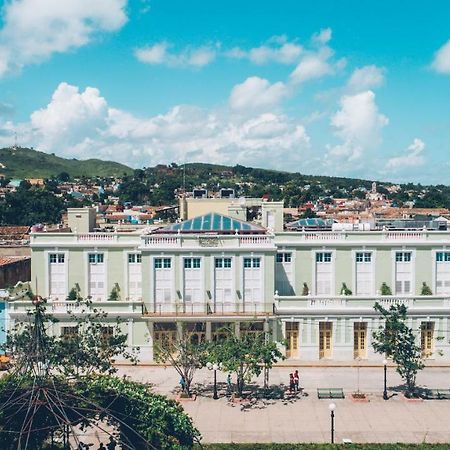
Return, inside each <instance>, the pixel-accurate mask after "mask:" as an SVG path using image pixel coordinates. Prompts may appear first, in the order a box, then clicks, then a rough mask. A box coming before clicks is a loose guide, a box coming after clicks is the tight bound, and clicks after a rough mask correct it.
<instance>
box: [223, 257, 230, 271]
mask: <svg viewBox="0 0 450 450" xmlns="http://www.w3.org/2000/svg"><path fill="white" fill-rule="evenodd" d="M223 267H226V268H227V269H229V268H230V267H231V258H224V259H223Z"/></svg>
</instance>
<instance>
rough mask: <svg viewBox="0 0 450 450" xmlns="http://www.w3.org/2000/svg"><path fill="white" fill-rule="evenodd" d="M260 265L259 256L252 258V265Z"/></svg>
mask: <svg viewBox="0 0 450 450" xmlns="http://www.w3.org/2000/svg"><path fill="white" fill-rule="evenodd" d="M260 265H261V260H260V259H259V258H253V267H256V268H258V267H260Z"/></svg>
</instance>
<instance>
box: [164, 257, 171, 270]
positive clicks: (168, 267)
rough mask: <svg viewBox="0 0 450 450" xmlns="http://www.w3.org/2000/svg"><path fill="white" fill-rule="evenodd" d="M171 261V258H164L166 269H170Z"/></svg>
mask: <svg viewBox="0 0 450 450" xmlns="http://www.w3.org/2000/svg"><path fill="white" fill-rule="evenodd" d="M170 266H171V261H170V258H164V269H170Z"/></svg>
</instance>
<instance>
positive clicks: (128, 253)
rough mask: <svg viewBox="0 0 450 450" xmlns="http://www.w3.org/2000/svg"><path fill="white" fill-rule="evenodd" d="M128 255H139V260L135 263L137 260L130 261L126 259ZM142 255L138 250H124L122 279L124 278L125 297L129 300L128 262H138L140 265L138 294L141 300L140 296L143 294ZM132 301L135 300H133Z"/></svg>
mask: <svg viewBox="0 0 450 450" xmlns="http://www.w3.org/2000/svg"><path fill="white" fill-rule="evenodd" d="M129 255H136V259H137V257H138V256H140V257H141V261H140V262H139V263H137V262H134V263H133V262H132V263H130V262H129V261H128V260H129ZM142 256H143V255H142V253H141V252H140V251H138V250H131V251H126V252H124V270H123V273H124V276H123V279H124V284H125V298H127V299H129V300H131V299H130V292H129V281H130V280H129V267H128V266H129V264H140V265H141V295H140V298H141V300H142V296H143V259H142ZM134 301H136V300H134Z"/></svg>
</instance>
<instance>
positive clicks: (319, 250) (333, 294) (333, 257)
mask: <svg viewBox="0 0 450 450" xmlns="http://www.w3.org/2000/svg"><path fill="white" fill-rule="evenodd" d="M317 253H331V263H330V264H331V293H330V294H327V295H321V297H336V249H330V248H316V249H313V250H311V259H312V270H311V273H312V286H311V289H310V292H311V293H312V295H315V296H317V289H316V284H317V271H316V257H317V256H316V255H317Z"/></svg>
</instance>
